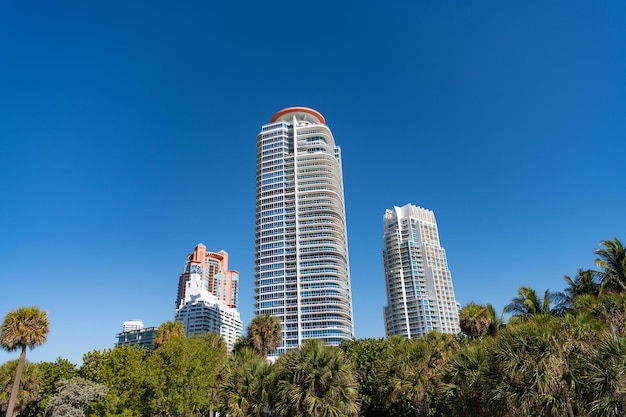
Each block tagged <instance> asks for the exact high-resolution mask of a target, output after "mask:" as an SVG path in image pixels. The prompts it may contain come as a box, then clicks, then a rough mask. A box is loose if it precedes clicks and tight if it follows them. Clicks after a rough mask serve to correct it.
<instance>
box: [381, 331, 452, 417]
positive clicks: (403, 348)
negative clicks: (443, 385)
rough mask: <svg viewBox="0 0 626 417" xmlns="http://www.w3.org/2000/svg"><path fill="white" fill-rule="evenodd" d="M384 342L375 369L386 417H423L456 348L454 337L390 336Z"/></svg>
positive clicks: (431, 333)
mask: <svg viewBox="0 0 626 417" xmlns="http://www.w3.org/2000/svg"><path fill="white" fill-rule="evenodd" d="M388 342H389V348H388V349H386V350H385V351H384V355H383V357H382V358H381V360H380V362H379V369H378V372H379V374H380V376H379V377H378V378H379V380H380V381H381V383H380V388H379V394H380V395H381V397H382V399H383V401H384V402H385V403H386V405H387V410H386V414H387V415H390V414H393V415H400V416H405V415H409V413H412V414H413V415H414V416H416V417H426V416H427V415H428V414H429V413H430V412H431V411H432V410H430V406H431V404H430V399H431V398H432V396H433V394H434V392H435V389H436V388H435V385H436V384H437V381H438V380H439V378H440V376H441V373H442V369H443V367H444V366H445V365H446V363H448V361H450V360H451V357H452V355H453V353H454V352H455V351H456V350H457V349H458V343H457V341H456V340H455V337H454V336H453V335H450V334H444V333H438V332H430V333H428V334H427V335H426V336H424V337H423V338H421V339H402V338H400V337H393V338H390V339H389V340H388Z"/></svg>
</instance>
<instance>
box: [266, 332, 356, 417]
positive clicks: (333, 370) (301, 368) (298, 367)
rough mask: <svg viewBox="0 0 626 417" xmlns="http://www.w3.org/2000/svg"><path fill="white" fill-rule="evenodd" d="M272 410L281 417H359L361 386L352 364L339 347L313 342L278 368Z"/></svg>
mask: <svg viewBox="0 0 626 417" xmlns="http://www.w3.org/2000/svg"><path fill="white" fill-rule="evenodd" d="M274 367H275V379H274V381H275V386H274V387H273V388H272V392H271V393H270V408H272V409H273V410H274V411H275V412H276V413H277V414H278V415H279V416H281V417H286V416H300V417H322V416H323V417H339V416H346V417H357V416H358V412H359V405H360V401H359V392H358V388H359V384H358V382H357V380H356V375H355V371H354V368H353V366H352V364H351V362H350V361H349V360H348V359H347V358H346V356H345V355H344V353H343V351H342V350H341V349H339V348H338V347H333V346H324V345H322V342H321V341H319V340H313V339H309V340H307V341H306V342H305V343H304V345H302V346H301V347H300V349H298V350H291V351H289V352H286V353H283V354H282V355H281V356H280V358H278V360H277V361H276V363H275V364H274Z"/></svg>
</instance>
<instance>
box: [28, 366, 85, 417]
mask: <svg viewBox="0 0 626 417" xmlns="http://www.w3.org/2000/svg"><path fill="white" fill-rule="evenodd" d="M37 367H38V368H39V369H40V370H41V373H42V377H43V378H42V383H41V400H40V401H39V403H38V404H37V409H38V410H37V413H36V414H37V415H38V416H43V415H44V413H45V409H46V405H47V404H48V400H49V398H50V397H51V396H52V395H53V394H55V393H56V391H57V388H58V386H57V383H58V382H59V381H61V380H63V379H71V378H73V377H75V376H77V375H78V369H76V365H74V364H73V363H71V362H70V361H68V360H67V359H63V358H57V360H56V361H55V362H40V363H38V364H37Z"/></svg>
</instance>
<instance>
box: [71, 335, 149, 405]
mask: <svg viewBox="0 0 626 417" xmlns="http://www.w3.org/2000/svg"><path fill="white" fill-rule="evenodd" d="M147 358H148V352H147V351H146V350H145V349H141V348H137V347H130V346H118V347H115V348H113V349H107V350H103V351H98V350H95V351H92V352H89V353H87V354H85V355H83V364H82V366H81V367H80V369H79V372H78V374H79V376H80V377H82V378H84V379H87V380H89V381H93V382H96V383H100V384H103V385H105V386H106V387H107V389H108V390H107V392H106V394H105V395H104V397H103V398H102V399H100V400H99V401H97V402H96V403H95V404H94V405H93V409H94V410H95V412H96V414H97V415H102V416H118V415H120V416H121V415H124V416H129V417H130V416H141V415H144V411H145V408H146V405H145V396H146V377H147V372H148V366H147V364H146V362H147Z"/></svg>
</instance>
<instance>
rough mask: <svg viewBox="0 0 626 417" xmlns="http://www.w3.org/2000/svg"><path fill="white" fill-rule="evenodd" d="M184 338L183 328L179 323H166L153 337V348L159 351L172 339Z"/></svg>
mask: <svg viewBox="0 0 626 417" xmlns="http://www.w3.org/2000/svg"><path fill="white" fill-rule="evenodd" d="M183 337H185V326H184V325H183V323H181V322H179V321H166V322H165V323H163V324H161V325H160V326H159V327H158V328H157V329H156V332H155V335H154V348H155V349H159V348H160V347H161V346H163V345H164V344H166V343H169V342H170V341H171V340H173V339H177V338H183Z"/></svg>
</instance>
